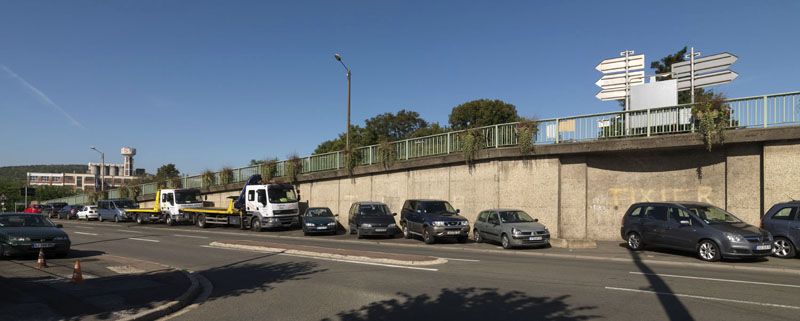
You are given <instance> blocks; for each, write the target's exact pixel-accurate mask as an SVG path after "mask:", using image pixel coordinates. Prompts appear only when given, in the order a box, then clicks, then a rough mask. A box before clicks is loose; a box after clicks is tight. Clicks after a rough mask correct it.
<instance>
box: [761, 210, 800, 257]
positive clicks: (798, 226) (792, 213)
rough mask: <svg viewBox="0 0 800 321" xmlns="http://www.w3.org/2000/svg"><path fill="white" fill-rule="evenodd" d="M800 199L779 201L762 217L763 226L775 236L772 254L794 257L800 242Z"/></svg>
mask: <svg viewBox="0 0 800 321" xmlns="http://www.w3.org/2000/svg"><path fill="white" fill-rule="evenodd" d="M798 212H800V201H791V202H785V203H778V204H775V205H773V206H772V208H770V209H769V211H767V213H766V214H764V216H762V217H761V227H762V228H763V229H765V230H767V231H769V232H770V233H772V236H773V237H774V241H773V242H772V247H773V249H772V255H774V256H777V257H779V258H793V257H795V256H796V255H797V244H798V242H800V213H798Z"/></svg>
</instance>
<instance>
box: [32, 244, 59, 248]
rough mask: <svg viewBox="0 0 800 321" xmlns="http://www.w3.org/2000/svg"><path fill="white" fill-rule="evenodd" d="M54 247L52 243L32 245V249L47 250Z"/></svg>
mask: <svg viewBox="0 0 800 321" xmlns="http://www.w3.org/2000/svg"><path fill="white" fill-rule="evenodd" d="M55 246H56V245H55V244H54V243H33V248H34V249H47V248H51V247H55Z"/></svg>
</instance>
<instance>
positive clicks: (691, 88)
mask: <svg viewBox="0 0 800 321" xmlns="http://www.w3.org/2000/svg"><path fill="white" fill-rule="evenodd" d="M689 50H690V51H689V91H690V92H691V97H692V100H691V103H692V104H694V57H696V56H700V52H699V51H698V52H694V47H691V49H689Z"/></svg>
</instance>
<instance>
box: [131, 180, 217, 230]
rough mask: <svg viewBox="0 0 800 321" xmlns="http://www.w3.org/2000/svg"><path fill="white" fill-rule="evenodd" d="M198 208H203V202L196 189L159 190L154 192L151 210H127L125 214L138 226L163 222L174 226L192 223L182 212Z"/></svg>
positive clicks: (188, 216) (186, 214)
mask: <svg viewBox="0 0 800 321" xmlns="http://www.w3.org/2000/svg"><path fill="white" fill-rule="evenodd" d="M200 207H203V200H202V199H200V191H199V190H197V189H160V190H158V191H156V199H155V205H153V208H140V209H129V210H126V211H125V212H126V213H128V216H131V217H132V218H133V219H134V220H135V221H136V223H139V224H144V223H148V222H164V223H167V224H169V225H175V224H178V223H181V222H193V221H192V216H191V215H190V214H188V213H184V212H183V210H184V209H189V208H200Z"/></svg>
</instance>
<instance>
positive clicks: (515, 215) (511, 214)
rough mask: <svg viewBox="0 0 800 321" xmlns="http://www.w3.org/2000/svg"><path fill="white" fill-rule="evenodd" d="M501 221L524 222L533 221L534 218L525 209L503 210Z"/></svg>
mask: <svg viewBox="0 0 800 321" xmlns="http://www.w3.org/2000/svg"><path fill="white" fill-rule="evenodd" d="M499 213H500V222H503V223H524V222H533V218H531V217H530V215H528V213H525V212H523V211H501V212H499Z"/></svg>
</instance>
